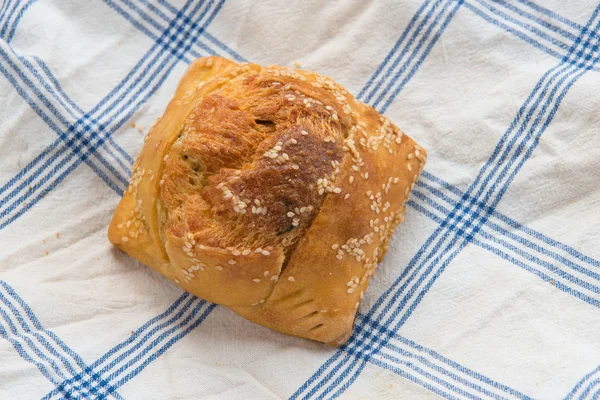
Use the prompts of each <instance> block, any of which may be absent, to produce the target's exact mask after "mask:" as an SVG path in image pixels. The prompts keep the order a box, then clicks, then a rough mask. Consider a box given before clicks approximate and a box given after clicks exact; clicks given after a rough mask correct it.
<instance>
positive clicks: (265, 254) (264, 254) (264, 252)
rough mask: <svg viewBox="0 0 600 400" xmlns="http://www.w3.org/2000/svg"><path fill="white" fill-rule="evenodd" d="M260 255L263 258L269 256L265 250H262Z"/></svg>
mask: <svg viewBox="0 0 600 400" xmlns="http://www.w3.org/2000/svg"><path fill="white" fill-rule="evenodd" d="M261 253H262V255H263V256H268V255H269V254H271V253H269V252H268V251H267V250H263V251H262V252H261Z"/></svg>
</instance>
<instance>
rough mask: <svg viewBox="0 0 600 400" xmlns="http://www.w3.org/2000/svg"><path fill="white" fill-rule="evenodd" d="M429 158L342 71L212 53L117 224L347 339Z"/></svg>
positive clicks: (256, 311) (240, 296)
mask: <svg viewBox="0 0 600 400" xmlns="http://www.w3.org/2000/svg"><path fill="white" fill-rule="evenodd" d="M425 161H426V153H425V150H424V149H423V148H421V147H420V146H419V145H418V144H416V143H415V142H414V141H413V140H412V139H411V138H410V137H408V136H407V135H404V134H403V133H402V132H401V131H400V130H399V129H398V128H397V127H396V126H395V125H394V124H392V123H391V122H390V121H389V120H388V119H387V118H385V117H383V116H381V115H380V114H379V113H377V112H376V111H375V110H374V109H373V108H371V107H369V106H366V105H364V104H363V103H361V102H359V101H357V100H356V99H354V97H353V96H352V95H351V94H349V93H348V92H347V91H346V90H345V89H344V88H343V87H341V86H339V85H338V84H336V83H335V82H334V81H332V80H331V79H329V78H326V77H323V76H320V75H318V74H315V73H312V72H307V71H302V70H295V69H290V68H283V67H277V66H267V67H261V66H259V65H256V64H237V63H235V62H232V61H229V60H226V59H223V58H219V57H206V58H201V59H198V60H196V61H195V62H194V63H192V65H191V66H190V67H189V68H188V70H187V71H186V73H185V75H184V77H183V78H182V80H181V81H180V83H179V86H178V88H177V90H176V93H175V96H174V98H173V99H172V100H171V102H170V103H169V105H168V107H167V109H166V111H165V113H164V115H163V116H162V117H161V118H160V119H159V121H158V122H157V123H156V125H155V126H154V127H153V128H152V129H151V131H150V133H149V134H148V135H147V136H146V138H145V140H144V146H143V149H142V151H141V153H140V155H139V157H138V159H137V160H136V162H135V164H134V169H133V175H132V178H131V182H130V185H129V187H128V189H127V190H126V192H125V194H124V196H123V199H122V200H121V202H120V203H119V205H118V207H117V210H116V211H115V214H114V216H113V219H112V221H111V224H110V227H109V233H108V236H109V239H110V241H111V242H112V243H113V244H114V245H115V246H117V247H118V248H119V249H121V250H123V251H124V252H125V253H127V254H129V255H131V256H132V257H134V258H136V259H138V260H139V261H141V262H142V263H144V264H146V265H148V266H150V267H152V268H153V269H155V270H156V271H158V272H160V273H161V274H163V275H164V276H165V277H167V278H168V279H170V280H172V281H173V282H175V283H176V284H178V285H180V286H181V287H182V288H183V289H185V290H186V291H188V292H190V293H192V294H194V295H197V296H198V297H201V298H203V299H206V300H208V301H211V302H215V303H218V304H223V305H225V306H227V307H229V308H230V309H232V310H233V311H235V312H236V313H238V314H240V315H242V316H244V317H245V318H247V319H249V320H252V321H254V322H257V323H259V324H261V325H264V326H266V327H268V328H271V329H275V330H278V331H280V332H283V333H286V334H289V335H294V336H298V337H303V338H307V339H312V340H317V341H321V342H324V343H327V344H329V345H332V346H339V345H342V344H343V343H345V342H346V341H347V340H348V338H349V337H350V334H351V331H352V326H353V324H354V319H355V316H356V313H357V311H358V307H359V305H360V301H361V299H362V297H363V295H364V292H365V290H366V287H367V285H368V282H369V278H370V277H371V276H372V275H373V274H374V272H375V269H376V267H377V263H379V262H380V261H381V260H382V259H383V256H384V255H385V252H386V251H387V246H388V242H389V240H390V238H391V235H392V233H393V231H394V229H395V228H396V226H397V225H398V224H399V223H400V222H402V219H403V216H404V211H405V205H406V200H407V198H408V195H409V193H410V190H411V189H412V187H413V185H414V182H416V180H417V179H418V176H419V173H420V172H421V171H422V169H423V165H424V163H425Z"/></svg>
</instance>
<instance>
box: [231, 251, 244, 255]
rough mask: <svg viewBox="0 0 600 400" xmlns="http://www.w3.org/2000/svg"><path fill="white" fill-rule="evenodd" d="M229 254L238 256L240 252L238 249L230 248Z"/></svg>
mask: <svg viewBox="0 0 600 400" xmlns="http://www.w3.org/2000/svg"><path fill="white" fill-rule="evenodd" d="M231 254H233V255H234V256H239V255H240V254H242V253H241V252H240V251H239V250H232V251H231Z"/></svg>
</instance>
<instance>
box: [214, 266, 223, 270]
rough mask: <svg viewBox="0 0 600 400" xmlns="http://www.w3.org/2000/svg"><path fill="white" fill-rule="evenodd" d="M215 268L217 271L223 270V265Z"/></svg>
mask: <svg viewBox="0 0 600 400" xmlns="http://www.w3.org/2000/svg"><path fill="white" fill-rule="evenodd" d="M215 269H216V270H217V271H223V267H221V266H220V265H217V266H216V267H215Z"/></svg>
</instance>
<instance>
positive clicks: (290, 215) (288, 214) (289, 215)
mask: <svg viewBox="0 0 600 400" xmlns="http://www.w3.org/2000/svg"><path fill="white" fill-rule="evenodd" d="M294 215H296V214H294V213H293V212H291V211H290V212H288V213H287V216H288V217H290V218H292V217H293V216H294Z"/></svg>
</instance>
